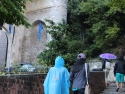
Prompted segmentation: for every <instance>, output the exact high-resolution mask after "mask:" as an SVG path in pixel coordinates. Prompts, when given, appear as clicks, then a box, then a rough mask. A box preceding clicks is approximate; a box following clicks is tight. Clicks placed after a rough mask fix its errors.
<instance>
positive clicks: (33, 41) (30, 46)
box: [21, 20, 47, 63]
mask: <svg viewBox="0 0 125 94" xmlns="http://www.w3.org/2000/svg"><path fill="white" fill-rule="evenodd" d="M39 22H41V23H42V26H43V30H42V32H41V39H40V41H39V40H38V29H39ZM27 32H28V33H27V34H25V35H24V41H23V47H22V48H23V51H22V60H21V61H22V62H30V63H37V55H38V54H39V53H40V52H42V51H43V50H45V49H46V46H45V45H46V43H47V33H46V28H45V23H44V22H42V21H40V20H37V21H35V22H34V23H33V24H32V28H31V29H30V30H29V31H27Z"/></svg>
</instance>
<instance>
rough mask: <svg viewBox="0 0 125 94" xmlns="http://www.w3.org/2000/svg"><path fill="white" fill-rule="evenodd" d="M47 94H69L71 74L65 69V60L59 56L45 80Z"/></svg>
mask: <svg viewBox="0 0 125 94" xmlns="http://www.w3.org/2000/svg"><path fill="white" fill-rule="evenodd" d="M43 86H44V93H45V94H69V87H70V81H69V72H68V70H67V69H66V68H65V67H64V59H63V58H62V57H61V56H58V57H57V58H56V59H55V66H54V67H51V68H50V70H49V72H48V74H47V76H46V78H45V80H44V84H43Z"/></svg>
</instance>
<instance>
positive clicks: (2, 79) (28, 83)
mask: <svg viewBox="0 0 125 94" xmlns="http://www.w3.org/2000/svg"><path fill="white" fill-rule="evenodd" d="M45 77H46V74H22V75H9V76H0V94H44V89H43V82H44V79H45ZM90 86H91V90H92V94H100V93H101V92H102V91H103V90H104V89H105V83H104V73H103V72H90ZM70 94H73V93H72V91H71V88H70Z"/></svg>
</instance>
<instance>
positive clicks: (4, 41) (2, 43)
mask: <svg viewBox="0 0 125 94" xmlns="http://www.w3.org/2000/svg"><path fill="white" fill-rule="evenodd" d="M7 49H8V38H7V35H6V33H5V32H4V31H3V30H0V70H3V69H4V67H5V66H6V59H7Z"/></svg>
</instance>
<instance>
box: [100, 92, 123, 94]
mask: <svg viewBox="0 0 125 94" xmlns="http://www.w3.org/2000/svg"><path fill="white" fill-rule="evenodd" d="M102 94H125V92H122V93H121V92H103V93H102Z"/></svg>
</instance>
